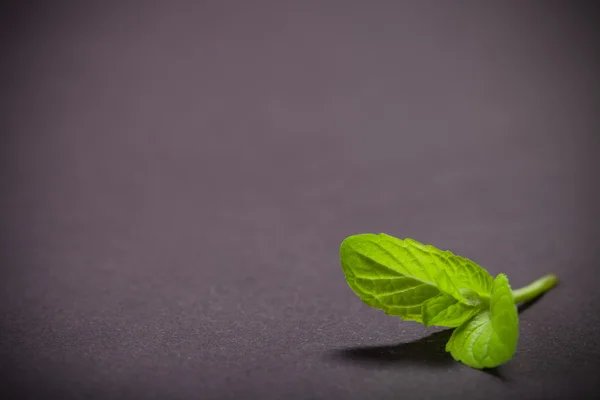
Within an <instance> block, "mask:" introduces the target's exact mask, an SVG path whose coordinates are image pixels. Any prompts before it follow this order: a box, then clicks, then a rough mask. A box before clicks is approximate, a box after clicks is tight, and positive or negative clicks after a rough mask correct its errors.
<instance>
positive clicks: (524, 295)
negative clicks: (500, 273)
mask: <svg viewBox="0 0 600 400" xmlns="http://www.w3.org/2000/svg"><path fill="white" fill-rule="evenodd" d="M557 283H558V277H557V276H556V275H554V274H549V275H545V276H542V277H541V278H540V279H538V280H536V281H533V282H532V283H530V284H529V285H527V286H525V287H522V288H521V289H517V290H513V297H514V298H515V304H517V303H525V302H527V301H530V300H533V299H535V298H536V297H538V296H539V295H541V294H544V293H546V292H547V291H548V290H550V289H552V288H553V287H554V286H555V285H556V284H557Z"/></svg>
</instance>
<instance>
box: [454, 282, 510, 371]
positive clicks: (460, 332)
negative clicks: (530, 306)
mask: <svg viewBox="0 0 600 400" xmlns="http://www.w3.org/2000/svg"><path fill="white" fill-rule="evenodd" d="M518 337H519V316H518V314H517V307H516V306H515V303H514V299H513V294H512V291H511V289H510V285H509V283H508V278H507V277H506V275H504V274H500V275H498V276H497V277H496V279H495V280H494V284H493V287H492V296H491V300H490V307H489V309H487V310H484V311H482V312H480V313H479V314H477V315H476V316H475V317H473V318H472V319H471V320H469V321H468V322H467V323H465V324H463V325H461V326H459V327H458V328H456V330H455V331H454V332H453V333H452V336H451V337H450V340H449V341H448V343H447V344H446V351H449V352H450V354H452V357H454V359H455V360H456V361H462V362H463V363H465V364H467V365H468V366H470V367H473V368H479V369H481V368H492V367H496V366H498V365H500V364H503V363H505V362H506V361H508V360H510V359H511V358H512V357H513V355H514V353H515V350H516V348H517V341H518Z"/></svg>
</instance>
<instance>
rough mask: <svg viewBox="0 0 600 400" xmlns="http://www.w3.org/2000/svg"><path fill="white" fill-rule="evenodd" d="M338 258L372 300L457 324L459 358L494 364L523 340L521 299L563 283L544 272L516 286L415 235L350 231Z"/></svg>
mask: <svg viewBox="0 0 600 400" xmlns="http://www.w3.org/2000/svg"><path fill="white" fill-rule="evenodd" d="M340 261H341V264H342V269H343V271H344V275H345V277H346V282H347V283H348V285H349V286H350V288H351V289H352V290H353V291H354V292H355V293H356V294H357V295H358V296H359V297H360V298H361V299H362V300H363V301H364V302H365V303H366V304H368V305H370V306H372V307H375V308H378V309H380V310H383V311H384V312H385V313H387V314H389V315H394V316H399V317H401V318H403V319H405V320H411V321H416V322H420V323H422V324H424V325H425V326H443V327H449V328H456V329H455V331H454V332H453V334H452V336H451V338H450V340H449V341H448V343H447V345H446V351H448V352H450V353H451V354H452V356H453V357H454V359H455V360H457V361H461V362H463V363H464V364H466V365H469V366H471V367H473V368H478V369H481V368H493V367H496V366H498V365H500V364H502V363H504V362H506V361H508V360H510V359H511V358H512V357H513V355H514V353H515V351H516V347H517V341H518V336H519V318H518V314H517V308H516V305H515V304H517V303H520V302H525V301H529V300H532V299H534V298H535V297H537V296H539V295H540V294H542V293H544V292H546V291H548V290H549V289H551V288H552V287H553V286H554V285H556V283H557V282H558V278H557V277H556V276H555V275H552V274H550V275H546V276H544V277H542V278H540V279H538V280H536V281H535V282H533V283H531V284H530V285H528V286H526V287H523V288H521V289H518V290H515V291H512V290H511V288H510V285H509V282H508V278H507V277H506V275H504V274H500V275H498V276H497V277H496V279H494V278H492V276H491V275H490V274H489V273H488V272H487V271H486V270H485V269H483V268H482V267H480V266H479V265H477V264H476V263H474V262H473V261H471V260H468V259H466V258H463V257H460V256H457V255H454V254H453V253H451V252H450V251H443V250H439V249H437V248H435V247H433V246H431V245H424V244H422V243H419V242H417V241H415V240H413V239H404V240H400V239H397V238H394V237H392V236H389V235H386V234H383V233H382V234H379V235H375V234H370V233H367V234H361V235H354V236H350V237H348V238H346V239H345V240H344V241H343V242H342V244H341V247H340Z"/></svg>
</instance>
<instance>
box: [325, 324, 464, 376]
mask: <svg viewBox="0 0 600 400" xmlns="http://www.w3.org/2000/svg"><path fill="white" fill-rule="evenodd" d="M451 335H452V329H447V330H444V331H440V332H436V333H433V334H431V335H429V336H426V337H424V338H421V339H418V340H415V341H412V342H407V343H400V344H395V345H383V346H361V347H350V348H346V349H338V350H334V351H333V354H332V357H333V358H334V359H338V360H343V361H350V362H357V363H362V364H369V365H373V366H381V365H397V366H401V365H402V364H424V365H428V366H433V367H436V366H437V367H443V366H448V365H452V363H454V360H453V358H452V356H451V355H450V354H449V353H447V352H446V350H445V346H446V342H448V339H450V336H451Z"/></svg>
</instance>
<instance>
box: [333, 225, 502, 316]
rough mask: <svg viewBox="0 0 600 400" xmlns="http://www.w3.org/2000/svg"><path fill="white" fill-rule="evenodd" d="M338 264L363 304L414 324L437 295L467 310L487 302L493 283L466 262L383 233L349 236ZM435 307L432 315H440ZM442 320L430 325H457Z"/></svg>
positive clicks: (484, 272) (476, 267) (445, 252)
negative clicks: (451, 300) (423, 309)
mask: <svg viewBox="0 0 600 400" xmlns="http://www.w3.org/2000/svg"><path fill="white" fill-rule="evenodd" d="M340 259H341V263H342V268H343V270H344V274H345V276H346V281H347V282H348V285H349V286H350V287H351V288H352V290H354V292H355V293H356V294H357V295H359V296H360V298H361V299H362V300H363V301H364V302H365V303H366V304H368V305H370V306H372V307H375V308H379V309H381V310H383V311H384V312H385V313H386V314H389V315H394V316H399V317H402V318H403V319H405V320H412V321H417V322H424V321H423V311H422V308H423V305H424V304H425V303H426V302H427V301H429V300H431V299H434V298H436V297H438V296H440V295H448V296H450V297H452V298H453V299H456V300H457V302H460V303H461V304H464V305H467V306H469V307H471V308H473V307H478V306H480V305H481V304H482V303H486V300H487V299H489V293H490V290H491V286H492V281H493V278H492V277H491V275H489V273H488V272H487V271H485V270H484V269H483V268H481V267H480V266H478V265H477V264H475V263H473V262H472V261H470V260H467V259H465V258H462V257H460V256H456V255H454V254H452V253H451V252H449V251H441V250H439V249H437V248H435V247H433V246H430V245H424V244H421V243H419V242H417V241H415V240H412V239H405V240H400V239H397V238H394V237H392V236H389V235H386V234H379V235H375V234H361V235H355V236H350V237H348V238H347V239H345V240H344V241H343V242H342V245H341V248H340ZM436 304H438V305H437V306H436V307H435V312H436V314H440V312H441V311H442V310H440V309H439V303H436ZM432 305H433V303H432ZM451 305H453V304H448V307H450V306H451ZM449 313H450V312H449ZM443 315H444V314H442V315H441V316H440V317H438V318H437V319H435V318H434V319H433V321H434V322H435V323H436V324H439V325H440V326H456V325H455V324H456V317H454V316H452V315H450V317H448V318H450V319H449V320H448V321H446V320H444V318H443ZM429 322H430V323H431V321H429Z"/></svg>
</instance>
